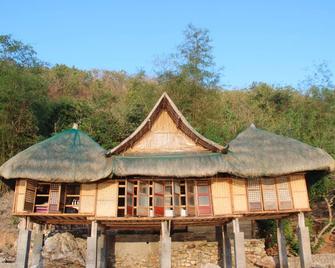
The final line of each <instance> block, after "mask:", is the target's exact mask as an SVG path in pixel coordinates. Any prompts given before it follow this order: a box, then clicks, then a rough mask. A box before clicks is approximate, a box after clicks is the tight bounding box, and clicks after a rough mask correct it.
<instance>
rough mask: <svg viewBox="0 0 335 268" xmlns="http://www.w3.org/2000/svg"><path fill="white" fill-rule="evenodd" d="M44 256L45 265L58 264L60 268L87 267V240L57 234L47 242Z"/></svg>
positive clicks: (67, 234) (65, 234)
mask: <svg viewBox="0 0 335 268" xmlns="http://www.w3.org/2000/svg"><path fill="white" fill-rule="evenodd" d="M42 256H43V258H44V262H45V264H47V263H57V264H58V265H59V267H61V266H66V265H71V266H70V267H82V266H85V258H86V240H85V239H82V238H76V237H74V236H73V235H72V234H70V233H57V234H55V235H53V236H51V237H48V238H47V239H46V240H45V243H44V247H43V252H42ZM54 267H55V266H54Z"/></svg>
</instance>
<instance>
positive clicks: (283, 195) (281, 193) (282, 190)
mask: <svg viewBox="0 0 335 268" xmlns="http://www.w3.org/2000/svg"><path fill="white" fill-rule="evenodd" d="M277 190H278V201H279V208H280V209H291V208H292V197H291V192H290V188H289V182H288V180H287V178H285V177H281V178H278V179H277Z"/></svg>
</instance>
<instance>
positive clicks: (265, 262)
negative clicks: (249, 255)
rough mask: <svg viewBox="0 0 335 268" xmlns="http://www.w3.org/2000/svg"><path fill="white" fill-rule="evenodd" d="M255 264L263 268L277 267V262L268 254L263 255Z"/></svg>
mask: <svg viewBox="0 0 335 268" xmlns="http://www.w3.org/2000/svg"><path fill="white" fill-rule="evenodd" d="M255 265H257V266H259V267H262V268H275V267H276V263H275V261H274V259H273V257H270V256H266V257H263V258H262V259H260V260H258V261H257V262H256V263H255Z"/></svg>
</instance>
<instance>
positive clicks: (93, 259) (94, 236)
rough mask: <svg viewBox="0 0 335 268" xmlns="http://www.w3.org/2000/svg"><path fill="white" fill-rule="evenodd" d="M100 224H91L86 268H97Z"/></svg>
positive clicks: (94, 222)
mask: <svg viewBox="0 0 335 268" xmlns="http://www.w3.org/2000/svg"><path fill="white" fill-rule="evenodd" d="M97 246H98V223H97V222H96V221H93V222H92V224H91V236H90V237H87V255H86V268H97V253H98V251H97Z"/></svg>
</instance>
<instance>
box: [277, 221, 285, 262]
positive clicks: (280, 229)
mask: <svg viewBox="0 0 335 268" xmlns="http://www.w3.org/2000/svg"><path fill="white" fill-rule="evenodd" d="M277 243H278V258H279V266H280V268H288V258H287V251H286V239H285V236H284V225H283V221H282V220H277Z"/></svg>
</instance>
